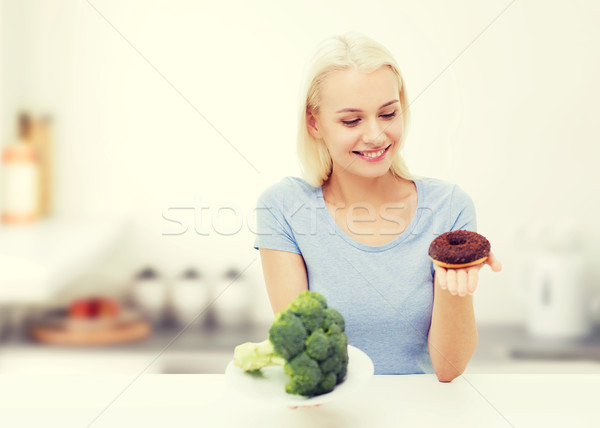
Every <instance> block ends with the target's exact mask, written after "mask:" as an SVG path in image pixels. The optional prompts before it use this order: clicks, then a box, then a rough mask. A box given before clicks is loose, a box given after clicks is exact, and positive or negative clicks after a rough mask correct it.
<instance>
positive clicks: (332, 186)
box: [323, 170, 405, 205]
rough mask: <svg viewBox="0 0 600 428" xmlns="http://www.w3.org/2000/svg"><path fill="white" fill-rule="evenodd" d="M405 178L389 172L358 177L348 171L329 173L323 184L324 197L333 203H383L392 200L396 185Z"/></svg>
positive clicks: (395, 196) (399, 184) (395, 193)
mask: <svg viewBox="0 0 600 428" xmlns="http://www.w3.org/2000/svg"><path fill="white" fill-rule="evenodd" d="M404 181H405V180H403V179H398V178H396V177H394V176H393V175H392V174H391V172H388V173H387V174H385V175H383V176H381V177H360V176H357V175H354V174H349V173H344V172H342V173H336V172H335V170H334V171H333V172H332V173H331V176H330V177H329V179H328V180H327V181H326V182H325V183H324V184H323V191H324V193H326V196H325V197H326V199H327V200H328V201H329V202H331V203H335V204H339V203H343V204H347V205H352V204H355V203H364V202H369V203H372V204H377V205H379V204H383V203H386V202H392V201H393V200H394V199H395V198H397V197H398V196H397V195H398V192H397V190H398V187H399V186H401V185H402V184H403V182H404Z"/></svg>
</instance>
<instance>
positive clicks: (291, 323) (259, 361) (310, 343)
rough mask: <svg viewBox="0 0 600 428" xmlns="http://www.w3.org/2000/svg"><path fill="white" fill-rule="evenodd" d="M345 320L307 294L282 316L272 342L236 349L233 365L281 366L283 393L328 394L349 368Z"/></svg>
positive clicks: (253, 368) (273, 328)
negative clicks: (284, 380) (283, 374)
mask: <svg viewBox="0 0 600 428" xmlns="http://www.w3.org/2000/svg"><path fill="white" fill-rule="evenodd" d="M344 329H345V322H344V317H343V316H342V315H341V314H340V313H339V312H338V311H336V310H335V309H333V308H330V307H328V306H327V301H326V300H325V298H324V297H323V296H322V295H321V294H319V293H316V292H314V291H303V292H302V293H300V294H299V295H298V296H297V297H296V298H295V299H294V300H293V301H292V302H291V303H290V304H289V306H288V308H287V309H284V310H283V311H281V312H279V313H278V314H277V315H276V316H275V319H274V321H273V324H272V325H271V328H270V329H269V338H268V339H267V340H265V341H263V342H260V343H251V342H248V343H244V344H242V345H239V346H237V347H236V348H235V351H234V355H233V362H234V364H235V365H236V366H238V367H240V368H242V369H243V370H245V371H248V372H254V373H255V372H256V371H258V370H260V369H261V368H262V367H266V366H277V365H280V366H281V365H283V366H284V371H285V373H286V374H287V375H288V376H289V378H290V380H289V382H288V383H287V385H286V387H285V390H286V392H288V393H290V394H299V395H303V396H305V397H312V396H315V395H320V394H325V393H327V392H330V391H332V390H333V388H334V387H335V386H336V385H337V384H339V383H340V382H342V381H343V380H344V378H345V376H346V371H347V367H348V338H347V336H346V333H344Z"/></svg>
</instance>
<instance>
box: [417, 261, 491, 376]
mask: <svg viewBox="0 0 600 428" xmlns="http://www.w3.org/2000/svg"><path fill="white" fill-rule="evenodd" d="M485 264H487V265H489V266H490V268H491V269H492V271H494V272H500V271H501V270H502V264H501V263H500V261H499V260H498V259H497V258H496V257H495V256H494V254H493V253H490V255H489V257H488V259H487V260H486V261H485ZM483 266H484V264H481V265H478V266H473V267H470V268H466V269H444V268H441V267H439V266H435V276H434V294H433V296H434V297H433V313H432V316H431V326H430V328H429V338H428V339H429V355H430V356H431V363H432V364H433V369H434V370H435V374H436V375H437V377H438V380H439V381H440V382H451V381H452V380H453V379H454V378H456V377H457V376H460V375H461V374H462V373H463V371H464V370H465V368H466V367H467V363H468V362H469V360H470V359H471V356H472V355H473V353H474V352H475V348H476V347H477V326H476V325H475V314H474V312H473V296H472V294H473V293H474V292H475V289H476V288H477V282H478V281H479V270H480V269H481V268H482V267H483Z"/></svg>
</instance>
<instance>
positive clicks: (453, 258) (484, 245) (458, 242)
mask: <svg viewBox="0 0 600 428" xmlns="http://www.w3.org/2000/svg"><path fill="white" fill-rule="evenodd" d="M490 249H491V245H490V242H489V241H488V240H487V239H486V238H485V237H484V236H483V235H480V234H478V233H475V232H470V231H468V230H455V231H453V232H446V233H442V234H441V235H440V236H438V237H437V238H435V239H434V240H433V241H432V242H431V245H430V246H429V257H431V258H432V259H434V260H438V261H440V262H443V263H449V264H457V265H460V264H465V263H470V262H473V261H475V260H479V259H481V258H483V257H487V256H488V255H489V254H490Z"/></svg>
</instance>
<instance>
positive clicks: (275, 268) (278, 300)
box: [260, 248, 308, 313]
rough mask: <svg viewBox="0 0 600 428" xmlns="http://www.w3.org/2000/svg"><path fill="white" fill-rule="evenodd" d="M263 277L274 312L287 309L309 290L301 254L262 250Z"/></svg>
mask: <svg viewBox="0 0 600 428" xmlns="http://www.w3.org/2000/svg"><path fill="white" fill-rule="evenodd" d="M260 259H261V263H262V269H263V275H264V278H265V284H266V286H267V293H268V294H269V300H270V301H271V307H272V308H273V312H274V313H277V312H279V311H282V310H283V309H285V308H287V306H288V305H289V304H290V302H291V301H292V300H293V299H294V297H296V296H297V295H298V294H300V293H301V292H302V291H304V290H308V279H307V276H306V266H305V264H304V259H303V258H302V256H301V255H300V254H296V253H290V252H287V251H278V250H268V249H265V248H261V249H260Z"/></svg>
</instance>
